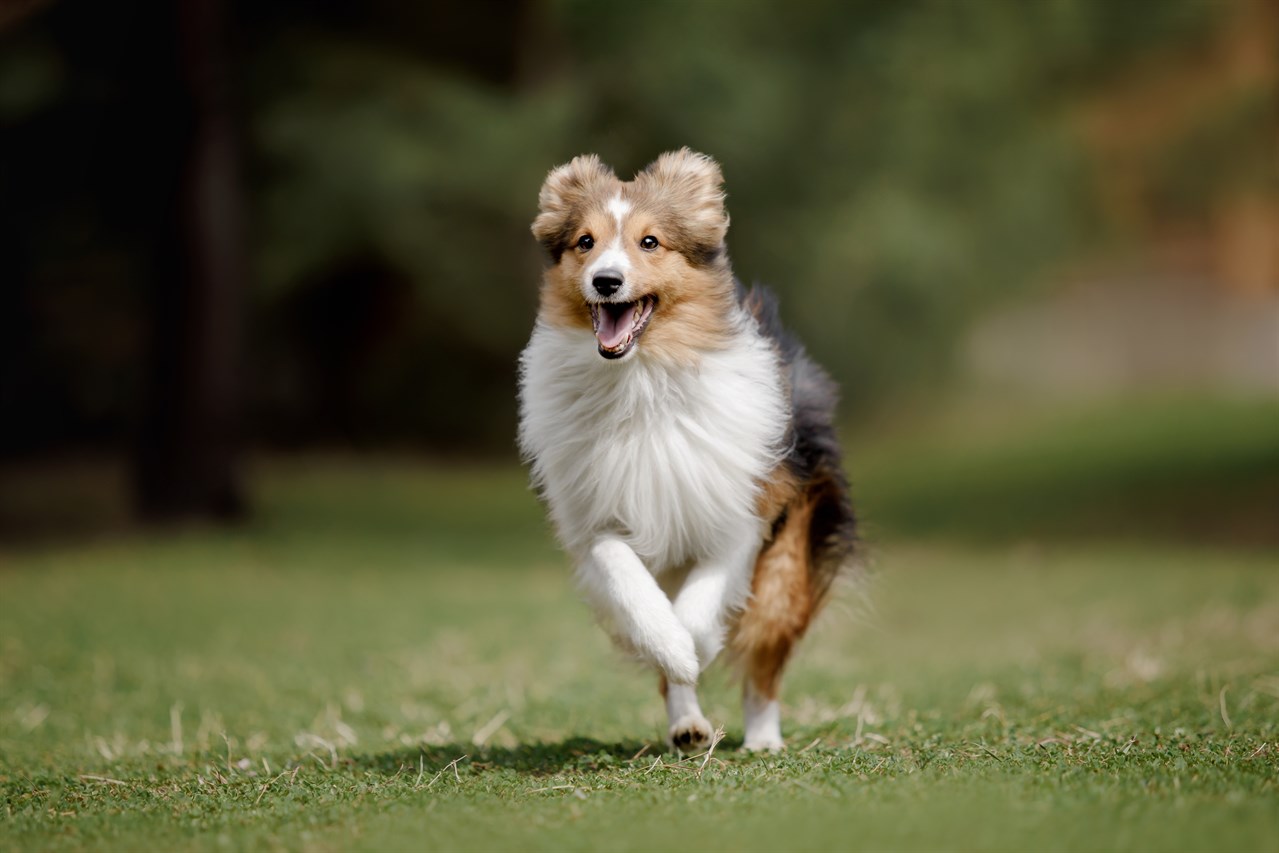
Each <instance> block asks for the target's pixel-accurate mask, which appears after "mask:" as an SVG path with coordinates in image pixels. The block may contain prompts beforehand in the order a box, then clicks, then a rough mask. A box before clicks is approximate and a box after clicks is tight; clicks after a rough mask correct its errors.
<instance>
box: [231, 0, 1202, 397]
mask: <svg viewBox="0 0 1279 853" xmlns="http://www.w3.org/2000/svg"><path fill="white" fill-rule="evenodd" d="M541 11H542V13H543V15H544V17H545V19H544V20H542V21H541V23H540V29H541V31H542V32H541V34H531V35H530V38H529V41H528V43H526V44H523V45H521V46H520V50H521V56H520V60H519V67H520V69H521V71H520V73H519V74H517V75H516V81H515V82H514V83H513V84H511V85H510V86H507V87H499V86H494V85H493V84H491V83H489V82H479V81H476V80H474V79H470V78H467V77H464V76H461V75H459V74H457V73H455V72H454V71H452V70H449V69H444V68H441V67H438V66H436V65H434V64H432V62H431V61H430V58H429V57H423V56H419V55H415V54H413V53H412V52H410V51H405V50H397V51H387V50H384V49H381V48H379V47H378V46H377V45H374V44H369V43H368V42H367V40H362V39H360V38H351V37H347V36H344V35H343V34H341V33H336V32H332V31H323V32H308V33H304V34H297V35H295V36H290V37H289V38H287V39H285V40H284V41H283V42H282V44H280V45H273V50H272V51H271V52H270V54H269V56H268V57H266V58H263V59H261V60H259V62H260V65H259V66H258V67H257V68H256V69H255V74H254V76H255V78H265V77H269V78H272V79H276V80H277V81H278V80H281V79H283V80H286V81H288V82H287V84H284V83H279V82H277V83H276V84H275V85H274V86H272V87H271V91H270V93H269V95H268V96H266V97H263V98H261V99H260V100H259V101H258V102H257V104H256V107H255V111H254V122H253V128H254V141H255V149H256V150H257V151H258V152H259V153H260V155H261V156H262V158H263V161H264V162H265V163H267V164H269V165H270V167H271V168H270V172H269V178H268V179H267V180H265V181H263V183H262V185H261V187H260V191H259V193H258V202H259V207H258V211H257V217H258V220H259V222H260V229H259V230H258V231H257V234H258V252H259V254H258V256H259V258H260V261H261V262H260V266H259V271H260V273H261V276H262V291H261V293H262V298H263V299H264V300H268V301H269V300H271V299H276V298H279V294H281V293H283V292H285V291H287V290H288V289H289V288H291V287H296V286H297V285H298V283H299V282H304V281H306V280H307V276H308V275H309V274H312V273H314V272H315V271H322V270H324V269H326V268H328V267H331V266H332V265H334V264H335V263H337V262H339V261H340V260H341V259H342V258H344V257H347V256H350V255H352V254H357V255H358V254H363V253H366V252H370V251H371V252H373V253H375V254H376V255H377V256H378V257H380V258H382V259H383V260H384V261H385V262H386V263H387V264H389V265H390V266H392V267H393V268H394V269H395V270H398V271H400V272H402V273H404V274H406V275H407V276H408V277H409V278H410V279H411V280H412V282H413V286H414V293H415V298H416V300H418V305H419V306H420V310H421V311H422V313H423V315H424V316H426V315H429V316H431V317H435V318H437V321H438V322H439V323H442V324H447V325H448V326H450V327H452V328H453V329H455V330H456V332H457V334H459V335H460V336H462V337H463V338H464V339H465V340H466V341H467V342H468V343H469V344H471V345H473V346H474V347H476V348H478V349H481V350H484V351H487V352H493V353H501V354H503V356H504V357H506V358H509V359H513V358H514V354H515V352H516V350H517V349H518V346H519V344H520V343H521V342H522V341H523V339H524V337H525V336H526V334H527V330H528V327H529V325H530V323H531V320H532V313H533V310H534V309H533V306H534V298H535V295H534V289H535V282H536V277H537V272H536V271H537V268H538V266H537V265H538V254H537V251H536V247H535V246H534V244H533V241H532V240H531V239H530V238H529V237H528V236H527V232H526V227H527V223H528V222H529V221H530V220H531V219H532V217H533V215H534V213H535V204H536V193H537V188H538V186H539V184H540V181H541V179H542V177H543V176H544V174H545V173H546V171H547V170H548V169H549V168H550V167H552V166H554V165H556V164H558V163H561V162H564V161H565V160H567V159H569V158H570V157H572V156H574V155H576V154H578V153H582V152H585V151H596V152H598V153H600V154H601V155H602V156H603V157H604V159H605V160H606V161H608V162H610V163H611V164H613V165H614V166H615V167H616V168H617V169H618V171H619V174H621V175H622V176H623V177H625V176H628V175H629V174H630V173H631V172H633V171H634V170H637V169H639V168H642V167H643V166H644V165H645V164H646V163H647V162H649V161H650V160H651V158H653V157H654V156H655V155H656V154H657V153H659V152H660V151H662V150H665V149H669V148H672V147H677V146H680V145H690V146H692V147H694V148H697V149H700V150H703V151H706V152H708V153H710V154H711V155H713V156H715V157H716V158H717V159H719V160H720V161H721V162H722V164H723V166H724V170H725V174H726V178H727V186H728V191H729V197H730V198H729V205H730V211H731V213H732V215H733V223H734V224H733V228H732V231H731V233H730V249H731V252H732V254H733V257H734V259H735V267H736V270H737V272H738V274H739V275H740V276H741V277H743V278H744V279H746V280H748V281H750V280H757V281H763V282H766V283H768V284H770V285H772V286H773V287H775V288H776V289H777V290H779V291H781V292H782V293H783V295H784V297H787V298H786V300H785V303H784V312H785V316H786V318H787V319H788V321H789V322H790V323H791V324H792V325H793V326H794V327H795V328H796V329H797V331H799V332H800V333H801V334H802V336H803V337H804V339H805V340H806V341H808V342H809V344H810V346H811V348H812V349H813V350H814V351H815V352H816V353H817V355H818V356H819V358H820V359H821V360H822V361H823V362H825V363H826V364H828V365H829V366H830V367H831V368H832V370H833V371H834V372H835V374H836V375H837V377H838V378H840V379H841V380H843V381H844V384H845V389H846V391H845V393H846V397H848V398H851V400H852V401H853V402H854V403H858V402H862V401H865V400H868V399H872V398H875V397H877V396H879V395H880V394H882V393H883V392H885V391H886V390H889V389H892V388H898V387H901V386H902V385H912V384H915V383H918V382H919V381H921V380H928V379H932V378H936V377H937V376H938V375H940V374H942V373H944V371H945V369H946V364H947V358H946V356H947V355H948V351H949V347H950V346H951V344H952V343H953V341H954V339H955V337H956V336H957V335H958V334H959V333H960V332H962V330H963V328H964V326H965V321H966V320H967V319H968V318H970V317H971V316H972V314H973V313H974V312H975V311H977V310H979V309H980V308H982V307H983V306H985V305H987V304H989V302H990V301H991V300H993V299H995V298H998V297H1000V296H1001V295H1005V294H1007V293H1008V292H1010V291H1015V290H1019V289H1022V288H1025V287H1026V286H1028V285H1029V283H1030V282H1032V281H1033V280H1034V278H1035V275H1036V273H1038V272H1040V271H1041V270H1043V269H1044V268H1045V266H1046V265H1048V264H1050V263H1052V262H1054V261H1056V260H1058V259H1061V258H1063V257H1065V256H1067V255H1068V254H1069V253H1071V252H1074V251H1078V250H1079V249H1080V248H1081V246H1082V245H1084V244H1085V243H1086V242H1087V241H1089V240H1095V239H1097V237H1098V236H1099V230H1100V229H1101V227H1102V223H1101V222H1100V220H1099V213H1098V211H1097V209H1096V207H1095V205H1094V204H1093V201H1094V200H1093V199H1092V198H1091V196H1090V192H1089V179H1090V176H1089V163H1088V159H1087V157H1086V154H1085V152H1084V150H1083V148H1082V146H1081V145H1080V143H1079V140H1078V139H1077V138H1076V136H1075V134H1074V132H1073V130H1072V128H1071V127H1070V125H1069V123H1068V121H1067V118H1068V109H1067V108H1068V107H1069V106H1070V105H1071V104H1072V103H1073V101H1074V99H1077V98H1079V97H1081V96H1083V95H1085V94H1086V93H1087V92H1089V91H1093V90H1095V89H1097V88H1099V87H1103V86H1104V85H1106V82H1107V81H1108V80H1109V79H1110V78H1111V77H1113V75H1115V74H1117V73H1119V72H1121V71H1122V70H1123V69H1124V68H1125V67H1126V66H1127V65H1128V64H1130V63H1131V62H1133V61H1134V58H1135V57H1137V56H1139V55H1141V54H1142V53H1143V52H1144V51H1147V50H1149V49H1151V48H1154V47H1159V46H1164V45H1167V44H1169V43H1170V42H1172V43H1175V42H1179V41H1184V40H1188V39H1194V38H1197V37H1200V36H1202V35H1203V34H1204V33H1205V32H1206V31H1207V30H1208V28H1209V27H1210V25H1211V23H1212V21H1213V19H1214V16H1215V15H1217V14H1218V13H1219V12H1220V9H1219V8H1217V7H1216V6H1215V5H1214V4H1208V3H1204V2H1201V0H1176V2H1168V3H1159V4H1141V5H1140V6H1139V7H1138V6H1132V7H1129V6H1122V5H1120V6H1116V5H1115V4H1113V3H1107V2H1094V1H1093V0H1083V1H1082V2H1037V3H1013V2H990V3H980V4H957V3H953V2H949V0H918V2H904V3H882V2H860V3H846V2H807V3H803V4H798V5H796V4H786V3H781V2H762V0H751V2H747V3H743V4H734V5H733V6H732V8H731V10H730V8H729V7H728V6H726V5H725V4H720V3H679V2H665V3H656V4H648V5H646V6H645V7H644V8H643V9H640V8H638V7H634V6H631V5H629V4H594V3H585V2H575V0H564V2H557V3H552V4H548V5H547V6H545V7H542V9H541ZM440 318H443V319H440ZM425 323H426V321H425V320H423V324H424V325H425ZM425 349H426V350H428V351H429V350H430V347H426V348H425ZM420 354H421V355H426V354H427V352H422V353H420ZM425 369H426V368H424V370H425ZM429 369H430V370H450V371H464V372H465V371H466V370H467V368H466V366H465V364H459V363H457V362H455V361H454V362H450V363H449V364H448V365H447V367H445V366H444V365H443V364H442V363H437V364H436V365H434V366H433V367H431V368H429ZM413 382H414V379H413V377H411V376H404V377H402V382H399V383H396V382H392V383H388V384H387V385H385V386H384V387H383V389H382V390H383V392H384V393H385V394H386V395H388V399H387V401H386V405H393V403H392V401H393V400H398V399H402V398H403V397H404V396H405V394H406V393H407V392H410V390H411V388H412V386H413ZM474 384H475V385H478V386H483V384H484V378H483V377H476V379H475V383H474Z"/></svg>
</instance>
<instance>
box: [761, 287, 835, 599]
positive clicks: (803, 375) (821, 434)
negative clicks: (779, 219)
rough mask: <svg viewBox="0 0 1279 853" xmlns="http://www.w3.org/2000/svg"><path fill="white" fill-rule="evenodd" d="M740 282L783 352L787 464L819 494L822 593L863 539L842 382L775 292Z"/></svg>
mask: <svg viewBox="0 0 1279 853" xmlns="http://www.w3.org/2000/svg"><path fill="white" fill-rule="evenodd" d="M736 284H737V292H738V297H739V299H740V300H741V303H742V305H743V306H745V307H746V309H747V310H748V311H750V313H751V315H752V316H753V317H754V318H755V322H756V323H757V324H758V325H759V329H760V331H761V332H762V333H763V334H764V336H765V337H766V338H768V339H769V340H770V341H772V342H773V345H774V346H776V347H777V351H778V352H779V353H780V354H781V358H782V365H783V369H784V370H785V373H786V381H787V383H788V384H789V386H790V397H791V410H792V421H791V435H790V442H791V446H790V452H789V453H788V454H787V457H786V465H787V467H788V468H789V469H790V472H791V474H792V475H793V476H794V477H795V480H796V482H797V483H798V484H799V487H800V489H801V491H805V492H808V493H809V494H810V495H812V496H813V498H814V499H815V506H814V510H813V519H812V524H811V526H810V528H809V548H810V554H811V558H812V559H811V564H810V565H811V567H812V569H811V575H810V579H811V581H812V584H813V590H814V592H815V593H816V594H817V597H818V598H821V597H823V596H824V595H825V593H826V592H827V590H828V589H829V587H830V584H831V582H832V581H833V580H834V579H835V577H836V575H837V574H838V573H839V571H840V569H841V568H842V567H844V566H846V565H847V564H848V562H849V560H850V558H851V557H852V554H853V549H854V546H855V544H856V539H857V522H856V518H855V517H854V515H853V506H852V501H851V499H850V498H849V489H848V480H847V478H846V477H845V476H844V469H843V466H842V464H841V461H840V460H841V455H842V454H841V449H840V445H839V439H838V437H837V436H836V434H835V423H834V421H835V405H836V403H837V401H838V393H839V392H838V387H837V386H836V384H835V381H834V380H833V379H831V377H830V375H829V374H827V373H826V371H825V370H823V369H822V368H821V366H820V365H818V364H817V362H815V361H813V360H812V358H810V357H809V355H808V353H807V352H806V351H805V350H804V346H803V344H801V343H800V342H799V340H798V339H797V338H796V337H795V336H794V335H792V334H791V333H790V332H789V331H787V330H786V328H785V327H784V326H783V325H782V322H781V318H780V317H779V315H778V310H777V297H776V296H775V295H774V294H773V292H772V291H771V290H769V289H767V288H765V287H762V286H759V285H756V286H754V287H752V288H751V289H750V290H749V291H747V290H746V289H745V287H743V286H742V284H741V282H737V283H736ZM785 520H786V513H785V511H783V512H782V515H781V516H780V517H778V518H776V519H774V520H773V530H774V534H775V533H776V531H777V530H778V529H780V527H781V525H782V524H783V523H784V522H785Z"/></svg>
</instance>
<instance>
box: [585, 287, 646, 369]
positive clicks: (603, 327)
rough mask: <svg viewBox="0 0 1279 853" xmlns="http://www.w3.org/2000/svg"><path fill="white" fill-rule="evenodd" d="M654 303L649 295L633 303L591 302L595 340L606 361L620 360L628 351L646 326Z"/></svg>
mask: <svg viewBox="0 0 1279 853" xmlns="http://www.w3.org/2000/svg"><path fill="white" fill-rule="evenodd" d="M656 304H657V300H656V299H654V298H653V297H651V296H645V297H644V298H642V299H640V300H638V301H636V302H594V303H592V304H591V324H592V325H593V326H594V327H595V339H596V340H597V341H599V347H600V355H602V356H604V357H605V358H621V357H622V356H624V355H626V353H628V352H630V349H631V347H633V346H635V342H636V341H637V340H639V336H640V334H642V333H643V331H644V328H645V327H646V326H647V325H648V318H649V317H651V316H652V314H653V306H654V305H656Z"/></svg>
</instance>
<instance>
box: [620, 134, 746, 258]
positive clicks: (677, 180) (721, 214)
mask: <svg viewBox="0 0 1279 853" xmlns="http://www.w3.org/2000/svg"><path fill="white" fill-rule="evenodd" d="M639 178H640V179H641V180H644V181H645V182H646V183H648V184H649V187H650V190H649V192H650V194H651V195H652V196H653V197H654V198H660V199H669V200H670V204H671V207H672V212H673V213H674V214H675V215H676V216H677V217H678V218H679V219H680V220H681V221H682V222H683V224H684V226H685V229H686V230H687V233H688V237H689V238H691V239H692V240H693V242H694V243H695V244H697V245H696V247H697V248H698V249H699V250H701V251H703V252H707V251H712V252H713V251H718V250H719V249H720V247H721V246H722V245H723V243H724V235H725V234H727V233H728V212H727V211H726V210H725V209H724V175H723V173H722V172H721V171H720V168H719V164H718V163H716V162H715V161H714V160H712V159H711V158H710V157H707V156H706V155H705V154H698V153H697V152H696V151H692V150H690V149H688V148H681V149H680V150H678V151H668V152H666V153H665V154H663V155H662V156H660V157H658V158H657V159H656V160H654V161H653V162H652V164H650V165H649V167H648V168H647V169H645V170H644V171H643V172H641V173H640V175H639Z"/></svg>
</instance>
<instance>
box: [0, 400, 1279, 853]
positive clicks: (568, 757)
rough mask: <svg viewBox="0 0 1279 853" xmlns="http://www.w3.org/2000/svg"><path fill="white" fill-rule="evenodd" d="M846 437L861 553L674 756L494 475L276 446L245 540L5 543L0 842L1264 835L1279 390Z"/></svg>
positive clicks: (1275, 821) (0, 590)
mask: <svg viewBox="0 0 1279 853" xmlns="http://www.w3.org/2000/svg"><path fill="white" fill-rule="evenodd" d="M1001 423H1002V422H1001ZM1018 423H1020V424H1021V426H1018V425H1017V424H1018ZM1028 423H1029V424H1031V425H1030V426H1027V425H1026V424H1028ZM1169 424H1174V425H1175V426H1173V427H1169ZM850 443H851V444H852V445H853V446H854V447H855V448H857V449H858V450H859V451H860V455H859V456H858V457H857V458H855V459H854V460H853V462H852V469H853V473H854V475H855V477H856V479H857V480H858V483H859V487H858V491H859V494H860V495H861V502H862V505H863V507H864V509H865V514H866V516H867V517H868V518H869V519H870V521H869V522H868V528H869V534H868V535H869V537H870V541H869V542H868V546H867V549H866V550H867V553H868V555H869V557H870V562H871V564H872V570H871V572H870V573H869V577H868V579H867V580H866V581H864V582H863V583H862V584H860V585H858V586H850V587H849V588H848V589H846V590H844V591H843V592H842V594H841V596H840V599H839V601H838V602H837V603H836V604H835V605H834V606H832V607H831V608H830V609H829V610H828V611H827V613H826V614H825V615H824V617H823V620H822V622H821V623H820V625H819V626H818V628H817V629H816V630H815V632H814V633H813V634H812V636H811V637H810V639H809V641H808V642H807V644H806V646H805V648H804V649H803V650H802V653H801V655H800V657H799V658H798V659H797V660H796V663H795V665H794V667H793V669H792V671H791V674H790V676H789V678H788V681H787V684H786V693H785V697H784V699H785V702H784V708H785V717H784V733H785V735H786V738H787V742H788V746H789V749H788V751H787V752H786V753H785V754H782V755H777V756H771V755H764V756H751V755H744V754H742V753H740V752H738V750H737V749H736V747H737V745H738V744H740V738H741V719H740V711H739V710H738V709H737V707H736V694H735V689H734V687H733V686H732V685H731V683H730V682H729V680H728V678H727V677H726V676H725V675H723V674H721V675H718V676H717V677H714V678H712V681H711V684H710V685H709V686H708V689H707V691H706V697H707V701H706V703H705V704H706V706H707V712H708V715H709V716H710V717H711V718H712V720H714V721H716V722H718V723H721V724H722V725H723V726H724V729H725V732H726V737H725V739H724V741H723V742H721V743H720V744H719V745H718V747H717V748H716V749H715V750H714V751H713V753H712V754H709V755H701V756H693V757H689V758H683V759H681V758H680V757H678V756H675V755H671V754H667V753H665V752H664V750H663V749H662V746H661V740H660V735H661V732H662V731H663V729H664V719H663V714H662V709H661V703H660V701H659V699H658V698H657V695H656V685H655V683H654V679H653V678H652V677H651V676H650V675H648V674H647V673H645V672H643V671H641V670H640V669H638V668H637V667H635V666H633V665H631V664H629V663H626V662H625V661H623V660H622V659H621V658H620V657H619V656H618V655H617V654H616V653H615V652H613V651H612V650H611V649H610V648H609V646H608V644H607V642H606V640H605V638H604V637H603V635H602V634H601V633H600V632H599V631H598V629H596V628H595V627H594V626H593V625H592V624H591V622H590V618H589V615H588V613H587V611H586V608H585V607H584V606H583V605H581V604H580V603H579V602H578V601H577V600H576V598H575V595H574V593H573V590H572V588H571V584H570V580H569V573H568V571H567V568H566V566H565V564H564V561H563V559H562V558H561V557H560V556H559V555H558V553H557V552H556V550H555V548H554V545H553V543H552V542H551V541H550V538H549V536H548V535H547V533H546V530H545V527H544V524H543V521H542V515H541V510H540V508H539V507H538V506H537V504H536V502H535V501H534V500H533V498H532V497H531V496H530V495H529V494H528V493H527V491H526V490H525V488H524V476H523V474H522V472H520V471H519V470H518V469H516V468H513V467H511V466H503V465H491V466H467V467H458V466H446V465H441V464H438V463H430V462H427V461H423V460H415V459H403V458H401V459H383V460H374V461H369V460H350V459H346V460H343V459H333V458H316V457H303V458H295V459H279V458H274V459H269V460H264V461H262V462H261V463H259V465H258V466H257V470H256V471H255V474H256V477H255V481H256V482H257V483H258V484H259V485H260V488H259V502H258V503H259V505H258V508H257V514H256V516H255V519H254V521H253V522H252V523H251V524H249V525H246V526H244V527H242V528H239V529H235V530H231V531H221V530H214V529H194V530H187V531H184V532H170V533H166V534H164V535H155V534H150V535H147V534H144V533H142V532H140V531H134V530H129V529H127V528H124V529H115V528H113V529H109V530H99V531H96V532H82V533H80V534H77V535H76V536H75V537H73V538H71V539H68V540H63V541H58V542H55V541H52V540H50V539H49V538H48V537H47V536H41V537H36V538H32V539H26V540H20V541H19V542H17V544H11V545H10V546H8V547H6V548H5V549H4V550H3V551H2V552H0V655H2V658H0V788H2V789H3V798H4V804H5V809H4V812H3V815H0V847H3V848H5V849H20V850H28V849H33V850H34V849H81V848H93V849H130V850H134V849H166V850H167V849H174V848H198V849H223V848H229V849H239V848H254V849H260V848H288V849H310V850H347V849H368V850H383V849H410V848H411V849H419V848H424V849H485V850H487V849H511V848H517V849H534V850H541V849H545V850H565V849H568V850H574V849H582V850H595V849H610V850H612V849H616V850H650V849H658V848H676V849H732V850H773V849H782V848H785V849H813V850H818V849H821V850H825V849H862V848H872V849H876V848H877V849H883V848H892V849H954V850H967V849H986V850H1025V849H1037V850H1038V849H1044V850H1094V849H1106V850H1275V849H1279V547H1277V545H1276V541H1275V537H1274V533H1273V530H1272V529H1271V527H1270V525H1275V524H1279V520H1277V518H1276V516H1277V513H1276V510H1279V503H1274V502H1272V499H1273V498H1274V497H1275V495H1276V494H1279V491H1276V484H1277V483H1279V453H1277V452H1276V451H1277V450H1279V411H1277V410H1276V407H1274V406H1269V405H1257V404H1248V405H1237V406H1225V405H1221V406H1217V407H1215V408H1214V407H1205V406H1202V405H1198V404H1196V405H1189V404H1167V405H1162V404H1161V405H1155V406H1149V407H1145V408H1139V409H1135V410H1125V411H1124V412H1122V413H1120V414H1116V413H1113V412H1109V413H1108V412H1099V413H1093V414H1090V415H1086V416H1080V417H1075V418H1057V417H1052V418H1045V419H1040V420H1032V421H1019V422H1018V421H1012V422H1008V423H1002V425H996V426H991V425H989V424H985V425H982V426H981V428H980V429H971V430H968V429H964V428H961V427H957V426H956V424H954V423H948V424H944V425H935V426H934V427H927V426H924V427H919V428H918V429H915V430H914V432H912V431H911V429H907V428H905V427H900V426H893V427H891V428H882V427H881V428H880V429H879V430H878V431H877V432H876V433H875V435H873V436H872V435H867V436H856V437H854V439H853V440H852V441H851V442H850ZM1178 472H1179V473H1178ZM24 476H27V475H24ZM55 479H56V478H55ZM89 481H93V482H97V481H96V480H94V479H93V477H90V478H89V480H87V481H85V482H89ZM71 482H72V485H74V484H75V483H78V482H80V481H76V480H73V481H71ZM30 485H31V487H30V489H28V490H25V493H26V494H28V495H32V496H34V497H32V500H34V501H36V502H37V503H39V502H40V501H45V500H51V498H49V497H48V496H49V495H51V494H54V493H56V491H57V483H53V485H50V481H49V480H48V478H46V479H45V480H44V481H42V482H39V483H35V482H33V483H31V484H30ZM64 488H71V486H67V485H66V484H65V483H64ZM86 489H88V491H92V488H91V487H88V486H86ZM42 490H43V491H42ZM948 496H949V497H948ZM6 500H10V504H9V506H10V507H11V506H12V500H11V499H6ZM948 505H953V506H954V515H955V516H958V517H959V518H960V519H962V520H963V521H962V523H960V522H958V521H955V520H953V519H951V517H950V515H949V514H948V513H947V512H946V507H947V506H948ZM1187 519H1195V520H1196V522H1195V523H1194V524H1189V523H1187V521H1186V520H1187ZM1268 519H1269V522H1267V520H1268Z"/></svg>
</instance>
